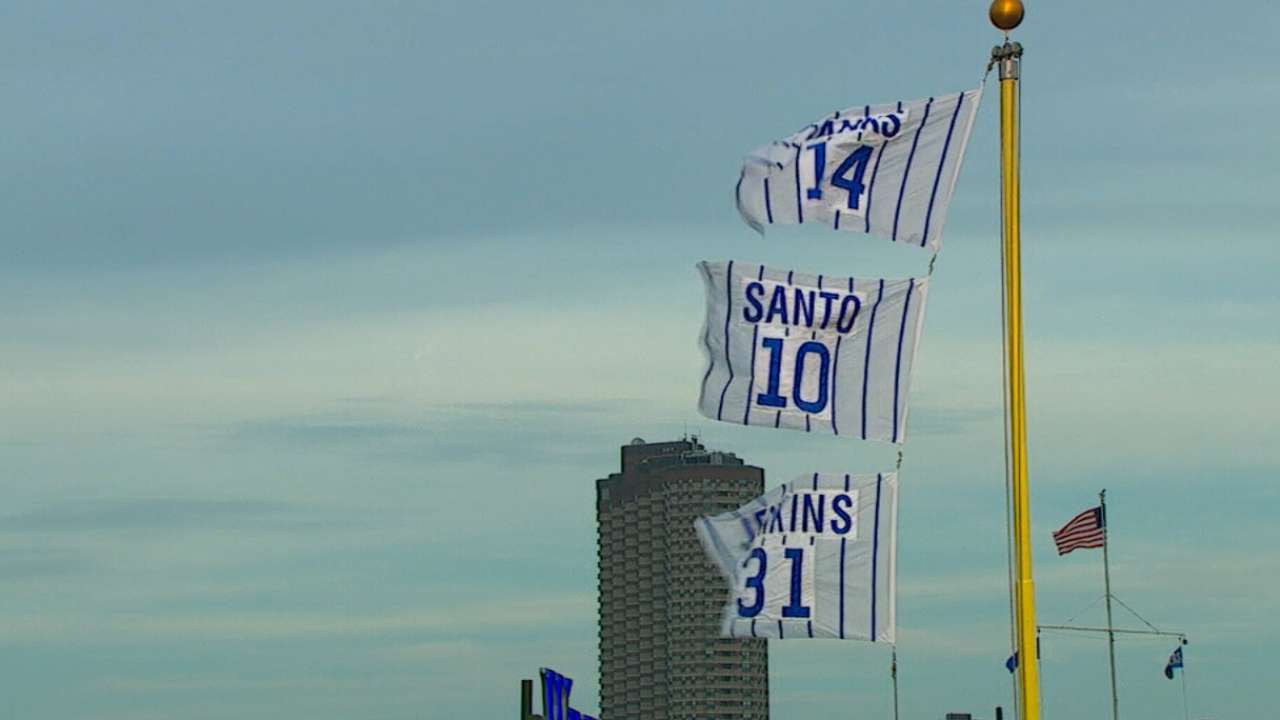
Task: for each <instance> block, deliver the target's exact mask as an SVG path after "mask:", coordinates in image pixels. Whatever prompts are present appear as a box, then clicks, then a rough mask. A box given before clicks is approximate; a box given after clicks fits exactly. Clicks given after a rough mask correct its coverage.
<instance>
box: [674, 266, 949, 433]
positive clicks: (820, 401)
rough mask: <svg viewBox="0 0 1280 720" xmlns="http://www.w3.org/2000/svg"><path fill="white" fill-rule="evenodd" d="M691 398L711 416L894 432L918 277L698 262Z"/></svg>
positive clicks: (900, 424) (909, 359) (921, 293)
mask: <svg viewBox="0 0 1280 720" xmlns="http://www.w3.org/2000/svg"><path fill="white" fill-rule="evenodd" d="M698 267H699V269H700V270H701V272H702V278H703V281H704V284H705V286H706V290H707V316H706V322H705V324H704V325H703V329H702V347H703V350H704V352H705V353H706V357H707V368H706V371H705V372H704V373H703V375H702V391H701V395H700V396H699V401H698V409H699V410H700V411H701V413H702V414H703V415H705V416H707V417H709V418H711V419H713V420H721V421H723V422H731V423H739V424H742V425H761V426H764V427H772V428H789V429H793V430H803V431H805V432H829V433H832V434H835V435H844V436H851V437H859V438H862V439H864V440H882V441H888V442H893V443H901V442H904V441H905V440H906V427H907V390H908V388H909V386H910V384H911V368H912V365H913V364H914V360H915V356H916V350H917V348H918V347H919V340H920V329H921V326H922V324H923V323H924V306H925V298H926V296H927V291H928V286H929V281H928V278H904V279H900V280H885V279H880V278H875V279H865V278H851V277H830V276H825V275H805V274H802V273H796V272H789V271H786V270H772V269H770V268H766V267H764V266H763V265H752V264H748V263H738V262H732V261H731V262H728V263H722V262H720V263H710V262H703V263H700V264H699V265H698Z"/></svg>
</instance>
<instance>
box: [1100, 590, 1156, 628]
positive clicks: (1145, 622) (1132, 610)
mask: <svg viewBox="0 0 1280 720" xmlns="http://www.w3.org/2000/svg"><path fill="white" fill-rule="evenodd" d="M1111 599H1112V600H1115V601H1116V602H1118V603H1120V605H1121V606H1122V607H1123V608H1124V609H1125V610H1128V611H1129V612H1131V613H1133V616H1134V617H1136V618H1138V619H1139V620H1141V621H1142V624H1143V625H1146V626H1147V627H1149V628H1151V629H1152V630H1155V631H1156V632H1163V631H1162V630H1161V629H1160V628H1158V627H1156V626H1155V625H1152V624H1151V623H1149V622H1147V619H1146V618H1144V617H1142V615H1139V614H1138V611H1137V610H1134V609H1133V608H1131V607H1129V603H1127V602H1125V601H1123V600H1121V599H1120V598H1119V597H1117V596H1116V594H1115V593H1112V594H1111Z"/></svg>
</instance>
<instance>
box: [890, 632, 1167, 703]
mask: <svg viewBox="0 0 1280 720" xmlns="http://www.w3.org/2000/svg"><path fill="white" fill-rule="evenodd" d="M888 674H890V676H891V678H893V720H897V643H893V659H892V660H891V661H890V666H888ZM1183 682H1184V683H1185V678H1184V679H1183ZM1184 689H1185V684H1184ZM1184 694H1185V693H1184ZM1184 705H1185V703H1184Z"/></svg>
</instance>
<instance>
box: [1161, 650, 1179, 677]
mask: <svg viewBox="0 0 1280 720" xmlns="http://www.w3.org/2000/svg"><path fill="white" fill-rule="evenodd" d="M1181 667H1182V647H1181V646H1179V647H1178V649H1177V650H1174V651H1173V654H1172V655H1170V656H1169V662H1167V663H1165V666H1164V676H1165V677H1167V678H1169V679H1170V680H1172V679H1173V671H1174V670H1178V669H1179V668H1181Z"/></svg>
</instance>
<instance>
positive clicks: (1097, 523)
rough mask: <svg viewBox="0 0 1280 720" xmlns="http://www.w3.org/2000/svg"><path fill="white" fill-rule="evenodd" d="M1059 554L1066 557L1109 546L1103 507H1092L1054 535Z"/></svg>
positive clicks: (1072, 519)
mask: <svg viewBox="0 0 1280 720" xmlns="http://www.w3.org/2000/svg"><path fill="white" fill-rule="evenodd" d="M1053 543H1054V544H1055V545H1057V546H1058V554H1059V555H1066V554H1067V553H1069V552H1071V551H1072V550H1078V549H1080V548H1100V547H1102V546H1103V545H1106V544H1107V518H1106V515H1105V514H1104V513H1103V510H1102V506H1100V505H1099V506H1098V507H1092V508H1089V509H1088V510H1085V511H1084V512H1082V513H1080V514H1079V515H1077V516H1075V517H1073V518H1071V522H1069V523H1067V524H1066V525H1063V526H1062V529H1061V530H1059V531H1057V532H1055V533H1054V534H1053Z"/></svg>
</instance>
